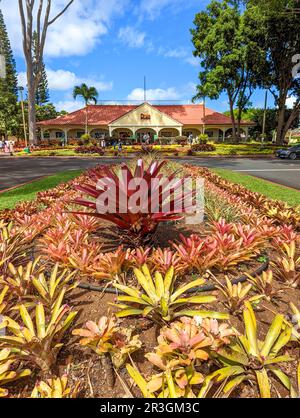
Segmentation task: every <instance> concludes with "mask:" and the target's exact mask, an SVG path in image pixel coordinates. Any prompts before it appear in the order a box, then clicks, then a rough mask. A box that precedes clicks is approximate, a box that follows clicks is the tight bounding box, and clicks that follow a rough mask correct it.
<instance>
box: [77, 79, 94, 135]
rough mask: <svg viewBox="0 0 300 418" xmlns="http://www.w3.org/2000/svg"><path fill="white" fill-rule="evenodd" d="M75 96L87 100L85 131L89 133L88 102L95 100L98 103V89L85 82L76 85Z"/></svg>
mask: <svg viewBox="0 0 300 418" xmlns="http://www.w3.org/2000/svg"><path fill="white" fill-rule="evenodd" d="M73 97H74V99H76V98H77V97H81V98H82V99H83V100H84V102H85V133H86V134H87V133H88V104H89V103H90V102H94V103H95V104H97V99H98V91H97V89H96V88H95V87H88V86H87V85H86V84H85V83H83V84H81V85H80V86H75V87H74V90H73Z"/></svg>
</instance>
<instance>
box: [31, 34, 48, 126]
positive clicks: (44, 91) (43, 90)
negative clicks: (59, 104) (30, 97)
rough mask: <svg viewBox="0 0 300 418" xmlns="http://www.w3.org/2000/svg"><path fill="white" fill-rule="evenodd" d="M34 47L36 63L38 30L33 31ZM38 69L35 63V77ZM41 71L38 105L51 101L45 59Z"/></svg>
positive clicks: (37, 97) (36, 97)
mask: <svg viewBox="0 0 300 418" xmlns="http://www.w3.org/2000/svg"><path fill="white" fill-rule="evenodd" d="M32 47H33V62H34V63H36V62H37V54H38V35H37V32H36V31H35V32H33V42H32ZM37 70H38V69H37V65H34V70H33V71H34V77H37V75H38V74H37ZM40 71H41V76H40V78H39V79H40V81H39V84H38V86H37V89H36V93H35V104H36V105H38V106H42V105H44V104H46V103H48V102H49V88H48V78H47V73H46V68H45V64H44V61H43V59H42V61H41V69H40ZM37 120H38V119H37Z"/></svg>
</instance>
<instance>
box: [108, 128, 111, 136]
mask: <svg viewBox="0 0 300 418" xmlns="http://www.w3.org/2000/svg"><path fill="white" fill-rule="evenodd" d="M108 134H109V137H110V138H111V137H112V127H111V126H109V127H108Z"/></svg>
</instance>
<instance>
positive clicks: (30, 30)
mask: <svg viewBox="0 0 300 418" xmlns="http://www.w3.org/2000/svg"><path fill="white" fill-rule="evenodd" d="M73 2H74V0H68V2H67V0H66V2H64V4H65V6H64V7H63V8H62V9H61V10H60V11H59V12H58V13H57V14H56V15H54V16H53V14H52V13H51V12H52V4H53V3H52V0H47V2H46V1H45V2H44V0H40V1H39V2H35V1H34V0H18V4H19V13H20V21H21V30H22V45H23V52H24V58H25V62H26V78H27V90H28V131H29V142H30V144H36V143H37V135H36V133H37V129H36V113H35V101H36V90H37V88H38V86H39V83H40V77H41V67H42V61H43V55H44V48H45V43H46V38H47V33H48V29H49V27H50V26H51V25H53V24H54V23H55V22H56V21H57V20H58V19H59V18H60V17H61V16H62V15H63V14H64V13H65V12H66V11H67V10H68V9H69V7H70V6H71V4H72V3H73ZM35 31H36V33H37V39H36V48H35V55H36V56H35V57H34V54H33V34H34V32H35Z"/></svg>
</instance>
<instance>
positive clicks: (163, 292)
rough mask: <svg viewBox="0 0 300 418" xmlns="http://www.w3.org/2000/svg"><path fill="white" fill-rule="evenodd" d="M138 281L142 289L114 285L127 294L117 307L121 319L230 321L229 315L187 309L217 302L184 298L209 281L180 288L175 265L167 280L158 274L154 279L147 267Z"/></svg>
mask: <svg viewBox="0 0 300 418" xmlns="http://www.w3.org/2000/svg"><path fill="white" fill-rule="evenodd" d="M134 273H135V276H136V279H137V281H138V283H139V285H140V287H133V286H125V285H123V284H120V283H118V282H114V286H115V287H116V289H118V290H120V291H121V292H123V293H125V295H118V297H117V300H118V304H116V306H117V308H118V309H120V311H119V312H118V313H117V317H119V318H123V317H127V316H135V315H142V316H144V317H147V316H150V317H151V318H153V319H159V320H161V319H162V320H164V321H171V320H172V319H174V318H178V317H180V316H200V317H209V318H217V319H228V318H229V315H228V314H226V313H221V312H215V311H206V310H197V309H194V310H189V309H185V308H186V306H187V305H191V304H194V305H201V304H206V303H212V302H214V301H216V297H215V296H213V295H196V296H188V297H184V296H183V295H184V294H185V293H186V292H187V291H188V290H190V289H194V290H195V292H196V291H197V287H198V286H201V285H203V284H204V283H205V279H202V278H201V279H197V280H193V281H192V282H190V283H188V284H186V285H183V286H180V287H176V276H175V274H174V268H173V266H172V267H171V268H170V269H169V270H168V272H167V273H166V275H165V277H163V276H162V274H161V273H159V272H156V273H155V275H154V278H153V277H152V276H151V273H150V271H149V268H148V267H147V265H146V264H144V265H143V266H142V269H141V270H139V269H134Z"/></svg>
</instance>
